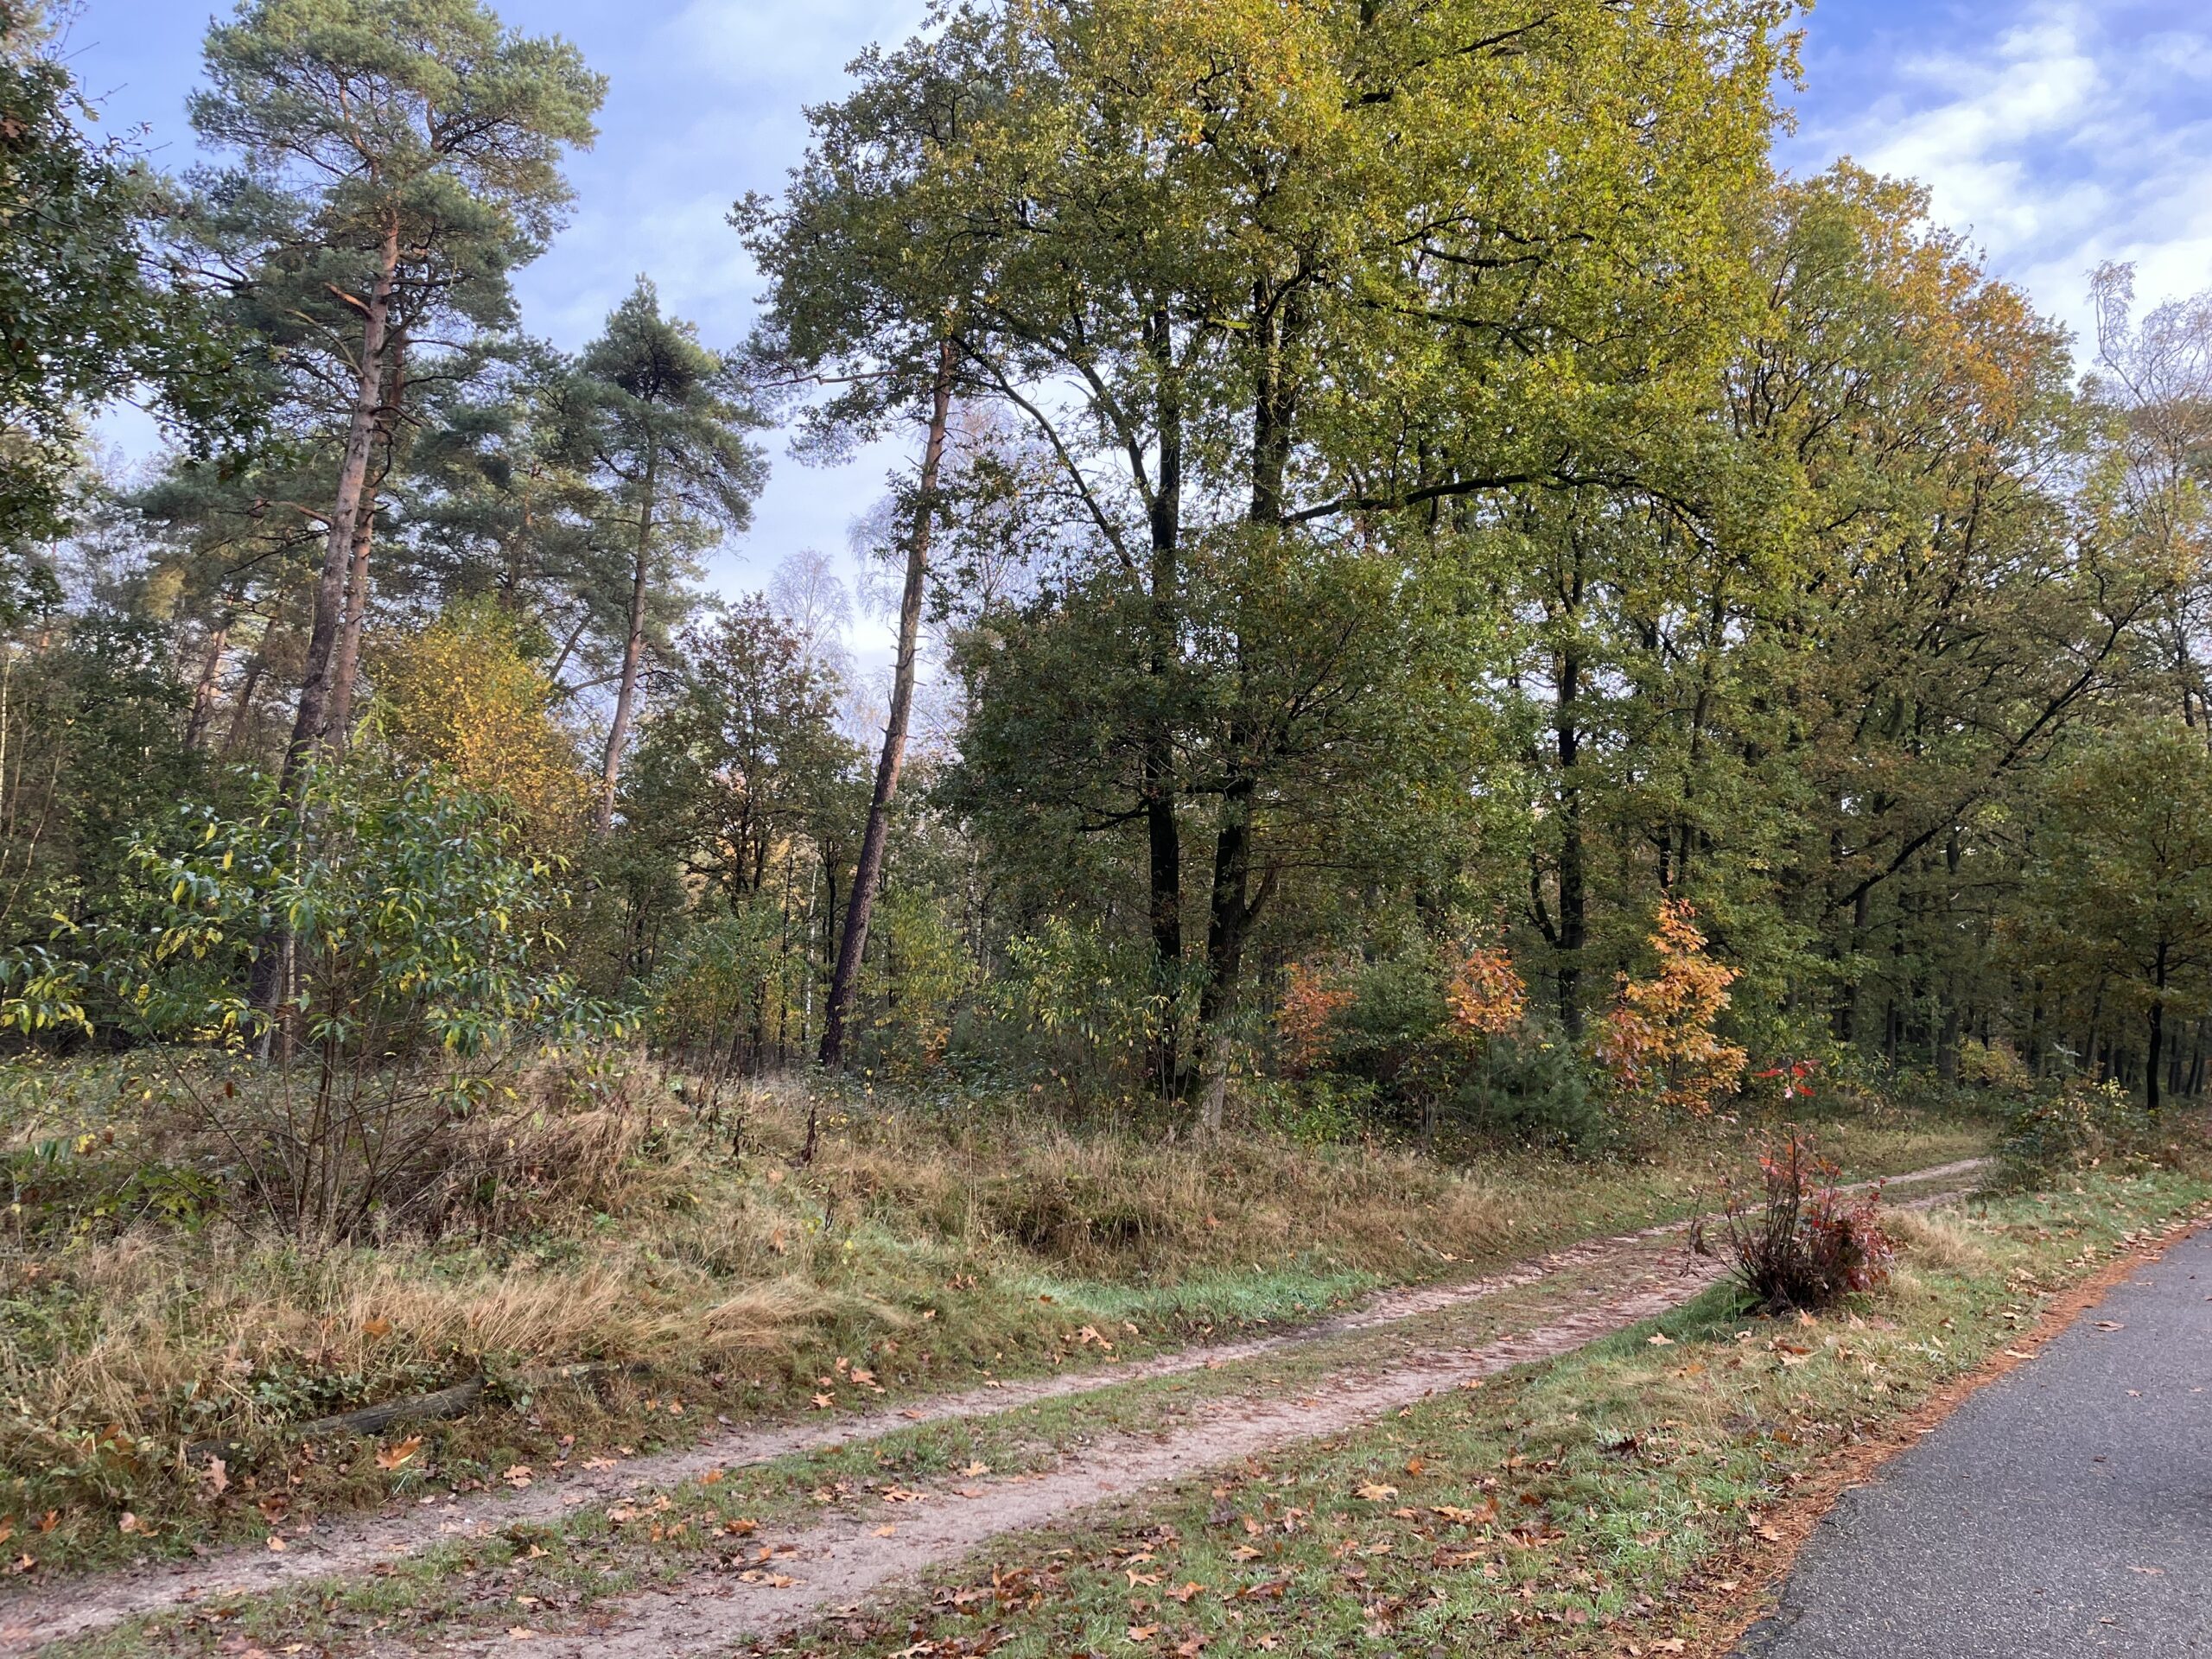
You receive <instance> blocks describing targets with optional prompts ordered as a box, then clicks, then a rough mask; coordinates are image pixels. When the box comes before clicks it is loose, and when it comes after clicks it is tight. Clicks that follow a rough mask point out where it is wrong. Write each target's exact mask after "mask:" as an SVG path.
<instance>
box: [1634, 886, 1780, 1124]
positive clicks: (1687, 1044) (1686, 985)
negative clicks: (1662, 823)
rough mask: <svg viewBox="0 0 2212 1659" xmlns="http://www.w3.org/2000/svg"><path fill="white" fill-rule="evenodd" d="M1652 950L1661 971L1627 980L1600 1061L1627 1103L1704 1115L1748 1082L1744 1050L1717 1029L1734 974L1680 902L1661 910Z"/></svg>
mask: <svg viewBox="0 0 2212 1659" xmlns="http://www.w3.org/2000/svg"><path fill="white" fill-rule="evenodd" d="M1651 948H1652V950H1654V951H1655V952H1656V953H1657V956H1658V958H1659V970H1658V972H1657V973H1656V974H1654V975H1653V976H1651V977H1650V978H1649V979H1643V980H1633V979H1630V977H1629V976H1627V975H1625V974H1624V975H1622V976H1621V981H1620V988H1619V991H1618V994H1617V995H1615V997H1614V1001H1613V1006H1612V1007H1611V1010H1609V1011H1608V1013H1607V1014H1606V1016H1605V1033H1604V1035H1603V1036H1602V1037H1601V1038H1600V1039H1599V1046H1598V1052H1599V1058H1600V1059H1601V1060H1603V1061H1604V1062H1605V1065H1606V1066H1607V1068H1608V1069H1609V1070H1610V1071H1611V1073H1612V1076H1613V1081H1614V1084H1615V1085H1616V1086H1617V1087H1618V1089H1619V1090H1620V1092H1621V1094H1622V1096H1624V1098H1626V1099H1628V1100H1630V1101H1635V1102H1643V1103H1652V1104H1656V1105H1659V1106H1661V1107H1664V1108H1667V1109H1673V1110H1677V1111H1686V1112H1689V1113H1691V1114H1693V1115H1694V1116H1704V1115H1705V1114H1707V1113H1708V1112H1710V1111H1711V1110H1712V1109H1713V1107H1714V1106H1715V1105H1716V1104H1718V1103H1719V1102H1720V1101H1721V1100H1723V1099H1725V1098H1726V1096H1729V1095H1732V1094H1733V1093H1734V1092H1735V1090H1736V1088H1737V1085H1738V1083H1739V1082H1740V1081H1741V1080H1742V1077H1743V1075H1744V1067H1745V1063H1746V1057H1745V1053H1744V1051H1743V1050H1742V1049H1740V1048H1738V1047H1736V1046H1733V1045H1732V1044H1729V1043H1724V1042H1722V1041H1721V1040H1720V1039H1719V1037H1718V1036H1717V1035H1716V1034H1715V1033H1714V1030H1713V1027H1714V1024H1715V1022H1716V1021H1717V1020H1719V1017H1720V1014H1721V1012H1722V1011H1723V1010H1724V1009H1726V1007H1727V1006H1728V987H1729V986H1730V985H1732V984H1733V983H1734V982H1735V979H1736V975H1735V970H1734V969H1730V968H1725V967H1723V966H1722V965H1721V964H1720V963H1717V962H1715V961H1713V958H1712V957H1709V956H1708V955H1707V954H1706V948H1705V935H1704V933H1703V932H1701V931H1700V930H1699V928H1698V925H1697V912H1695V911H1694V910H1693V909H1692V908H1691V907H1690V906H1689V905H1688V903H1687V902H1685V901H1683V900H1681V899H1669V900H1668V901H1667V902H1666V903H1665V904H1663V905H1662V906H1660V907H1659V920H1658V927H1657V930H1656V931H1655V932H1654V933H1653V934H1652V935H1651Z"/></svg>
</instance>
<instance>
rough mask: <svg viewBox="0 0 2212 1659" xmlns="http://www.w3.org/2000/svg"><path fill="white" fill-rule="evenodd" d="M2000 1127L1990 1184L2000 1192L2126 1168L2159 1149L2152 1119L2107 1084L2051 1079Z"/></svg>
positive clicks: (2017, 1104)
mask: <svg viewBox="0 0 2212 1659" xmlns="http://www.w3.org/2000/svg"><path fill="white" fill-rule="evenodd" d="M2003 1124H2004V1129H2003V1135H2004V1138H2003V1139H2002V1140H2001V1141H1999V1142H1998V1147H1997V1172H1996V1173H1995V1175H1994V1176H1993V1178H1992V1179H1991V1182H1990V1185H1991V1186H1992V1187H1993V1189H1994V1190H1997V1191H1999V1192H2025V1191H2028V1190H2030V1189H2031V1188H2034V1187H2037V1186H2042V1185H2050V1183H2051V1182H2053V1181H2056V1180H2060V1179H2068V1178H2072V1177H2075V1176H2078V1175H2079V1174H2081V1173H2082V1172H2083V1171H2085V1170H2088V1169H2093V1168H2095V1167H2097V1166H2099V1165H2102V1164H2113V1165H2121V1164H2125V1163H2126V1162H2128V1161H2130V1160H2133V1159H2135V1158H2138V1157H2139V1156H2141V1155H2143V1154H2146V1153H2147V1152H2149V1151H2150V1150H2151V1149H2152V1147H2154V1146H2155V1145H2157V1144H2158V1122H2157V1120H2156V1119H2155V1118H2153V1117H2152V1116H2151V1115H2150V1114H2149V1113H2148V1112H2146V1111H2145V1109H2144V1108H2143V1104H2142V1103H2141V1102H2140V1101H2138V1100H2137V1099H2135V1097H2134V1096H2132V1095H2131V1094H2129V1092H2128V1091H2127V1090H2125V1089H2123V1088H2122V1087H2120V1084H2118V1083H2115V1082H2113V1081H2111V1080H2109V1079H2107V1081H2105V1082H2103V1083H2093V1082H2091V1081H2090V1080H2089V1079H2088V1078H2086V1077H2072V1076H2061V1077H2054V1078H2051V1079H2050V1080H2048V1081H2046V1082H2044V1084H2040V1085H2039V1086H2037V1088H2035V1089H2033V1090H2030V1091H2028V1092H2026V1093H2025V1094H2024V1095H2022V1096H2019V1097H2018V1098H2017V1099H2016V1100H2014V1101H2013V1102H2012V1103H2010V1105H2009V1106H2008V1107H2007V1109H2006V1110H2005V1116H2004V1119H2003Z"/></svg>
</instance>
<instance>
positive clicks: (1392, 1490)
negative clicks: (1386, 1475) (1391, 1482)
mask: <svg viewBox="0 0 2212 1659" xmlns="http://www.w3.org/2000/svg"><path fill="white" fill-rule="evenodd" d="M1359 1495H1360V1496H1361V1497H1363V1498H1365V1499H1366V1500H1367V1501H1368V1502H1369V1503H1388V1502H1389V1500H1390V1499H1392V1498H1394V1497H1396V1496H1397V1495H1398V1489H1397V1488H1396V1487H1395V1486H1385V1485H1383V1484H1382V1483H1380V1482H1379V1481H1370V1482H1369V1483H1368V1484H1366V1485H1364V1486H1363V1487H1361V1488H1360V1489H1359Z"/></svg>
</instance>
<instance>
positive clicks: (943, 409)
mask: <svg viewBox="0 0 2212 1659" xmlns="http://www.w3.org/2000/svg"><path fill="white" fill-rule="evenodd" d="M953 361H954V359H953V346H952V342H951V341H950V340H946V341H945V342H944V345H943V346H940V347H939V348H938V365H937V385H936V387H935V389H934V390H933V391H932V392H931V398H930V422H929V435H928V438H927V440H926V442H925V444H924V446H923V448H922V476H921V488H920V490H919V491H918V493H917V495H916V497H915V500H914V524H913V530H912V534H911V535H910V536H909V537H908V538H907V542H906V587H905V588H904V589H903V590H902V591H901V592H900V594H899V655H898V658H897V660H896V661H895V662H894V664H893V668H892V675H891V717H890V719H889V720H887V721H885V722H884V728H883V754H882V758H881V759H880V760H879V761H878V762H877V763H876V768H875V793H874V796H873V797H871V798H870V799H869V801H868V827H867V829H865V830H863V831H862V832H861V857H860V865H859V868H857V869H856V870H855V873H854V876H853V887H852V897H851V899H849V900H848V901H847V903H846V906H845V931H844V934H843V937H842V938H840V939H839V940H838V942H837V967H836V971H835V972H834V973H833V974H832V975H831V976H830V979H829V997H828V999H827V1000H826V1001H824V1002H823V1007H822V1049H821V1059H822V1064H823V1065H825V1066H827V1067H829V1069H830V1070H831V1071H835V1070H836V1069H837V1068H838V1067H839V1066H841V1065H843V1064H844V1063H845V1016H846V1014H847V1013H848V1011H849V1009H850V1007H851V1006H852V1001H853V986H854V983H855V981H856V980H858V979H859V977H860V969H861V952H862V951H863V950H866V949H867V948H868V919H869V917H870V915H871V913H872V912H874V908H875V889H876V884H877V882H878V881H879V880H880V879H881V877H882V874H883V845H884V842H885V841H886V839H887V837H888V836H889V835H890V832H891V803H892V801H893V799H894V798H896V797H897V795H898V793H899V771H900V769H901V768H902V767H904V766H905V765H906V723H907V721H908V719H909V717H910V716H911V715H912V712H913V704H914V668H915V659H916V657H917V655H918V652H919V649H920V643H921V631H922V592H923V585H924V582H925V578H926V577H927V576H928V575H929V558H930V524H931V518H932V516H933V515H934V514H935V512H936V511H937V481H938V471H939V469H940V468H941V467H943V465H944V434H945V428H946V426H947V425H948V424H949V423H950V421H951V418H952V368H953Z"/></svg>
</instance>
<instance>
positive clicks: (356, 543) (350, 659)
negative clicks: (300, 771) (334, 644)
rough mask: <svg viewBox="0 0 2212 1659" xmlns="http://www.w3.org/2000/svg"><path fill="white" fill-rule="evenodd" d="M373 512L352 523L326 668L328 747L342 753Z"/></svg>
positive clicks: (348, 732)
mask: <svg viewBox="0 0 2212 1659" xmlns="http://www.w3.org/2000/svg"><path fill="white" fill-rule="evenodd" d="M376 523H377V509H376V504H375V503H374V502H373V501H372V502H369V503H368V504H366V505H364V506H363V508H362V509H361V512H360V515H359V517H358V518H355V519H354V521H353V559H352V561H351V562H350V563H349V565H348V567H347V569H346V626H344V627H343V628H341V629H340V631H339V634H338V652H337V655H336V656H335V657H334V658H333V659H332V662H331V667H330V713H329V715H328V726H329V731H330V747H331V748H332V749H333V750H339V749H343V748H344V747H346V742H347V741H348V740H349V739H350V738H351V737H352V735H353V682H354V679H355V677H357V676H358V675H359V672H360V667H361V622H362V613H364V612H365V610H366V609H367V608H368V603H369V549H370V545H371V543H372V542H373V541H374V540H375V538H376Z"/></svg>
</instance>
